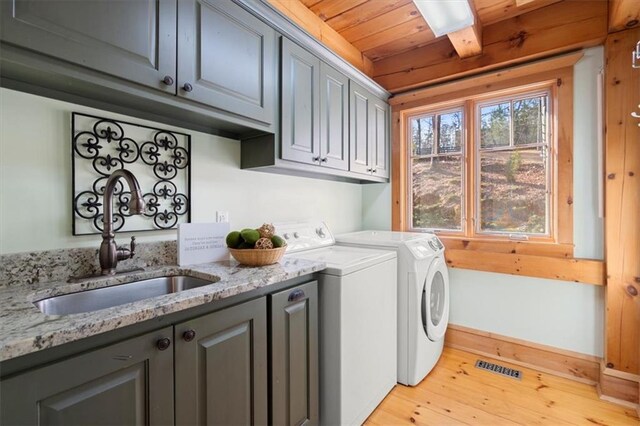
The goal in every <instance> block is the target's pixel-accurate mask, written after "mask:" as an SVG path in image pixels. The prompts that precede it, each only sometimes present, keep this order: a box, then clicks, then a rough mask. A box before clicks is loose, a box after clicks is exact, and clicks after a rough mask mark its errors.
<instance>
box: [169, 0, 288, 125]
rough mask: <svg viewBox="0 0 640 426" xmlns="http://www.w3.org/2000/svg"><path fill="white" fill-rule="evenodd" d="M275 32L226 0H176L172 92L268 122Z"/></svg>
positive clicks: (272, 97) (272, 93)
mask: <svg viewBox="0 0 640 426" xmlns="http://www.w3.org/2000/svg"><path fill="white" fill-rule="evenodd" d="M276 42H277V41H276V33H275V31H274V30H273V28H271V27H270V26H268V25H267V24H265V23H264V22H262V21H261V20H259V19H258V18H256V17H255V16H253V15H252V14H250V13H249V12H247V11H245V10H244V9H243V8H242V7H240V6H238V5H236V4H234V3H233V2H231V1H229V0H226V1H220V0H181V1H179V2H178V95H179V96H183V97H185V98H188V99H192V100H195V101H198V102H200V103H203V104H206V105H209V106H213V107H216V108H219V109H222V110H224V111H228V112H232V113H234V114H238V115H241V116H243V117H248V118H251V119H254V120H257V121H260V122H262V123H266V124H271V123H273V121H274V113H275V96H276V86H277V79H276Z"/></svg>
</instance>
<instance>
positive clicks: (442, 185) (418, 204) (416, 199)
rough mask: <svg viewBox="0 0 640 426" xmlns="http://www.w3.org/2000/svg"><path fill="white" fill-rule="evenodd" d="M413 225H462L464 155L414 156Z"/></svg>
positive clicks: (441, 227) (437, 227)
mask: <svg viewBox="0 0 640 426" xmlns="http://www.w3.org/2000/svg"><path fill="white" fill-rule="evenodd" d="M411 171H412V175H413V181H412V193H413V228H432V229H448V230H457V231H459V230H461V229H462V225H461V223H462V219H461V215H462V156H461V155H449V156H441V157H432V158H414V159H413V160H412V170H411Z"/></svg>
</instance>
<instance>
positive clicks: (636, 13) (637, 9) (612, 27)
mask: <svg viewBox="0 0 640 426" xmlns="http://www.w3.org/2000/svg"><path fill="white" fill-rule="evenodd" d="M638 24H640V3H639V2H638V0H609V32H610V33H612V32H616V31H621V30H624V29H627V28H633V27H637V26H638Z"/></svg>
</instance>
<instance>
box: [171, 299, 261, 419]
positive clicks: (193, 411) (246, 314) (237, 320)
mask: <svg viewBox="0 0 640 426" xmlns="http://www.w3.org/2000/svg"><path fill="white" fill-rule="evenodd" d="M266 319H267V305H266V300H265V298H264V297H263V298H260V299H256V300H253V301H250V302H246V303H243V304H241V305H237V306H234V307H231V308H227V309H224V310H222V311H218V312H214V313H212V314H208V315H205V316H202V317H199V318H196V319H193V320H190V321H187V322H184V323H181V324H178V325H176V326H175V332H176V346H175V358H176V359H175V364H176V367H175V378H176V379H175V380H176V424H178V425H205V424H206V425H254V424H267V421H268V414H267V413H268V397H267V392H268V384H267V321H266Z"/></svg>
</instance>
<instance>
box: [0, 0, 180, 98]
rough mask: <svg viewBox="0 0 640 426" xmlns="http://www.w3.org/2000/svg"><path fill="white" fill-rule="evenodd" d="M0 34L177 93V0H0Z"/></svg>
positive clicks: (19, 43)
mask: <svg viewBox="0 0 640 426" xmlns="http://www.w3.org/2000/svg"><path fill="white" fill-rule="evenodd" d="M0 7H1V8H2V9H1V12H2V13H1V15H2V18H1V24H2V25H1V30H0V38H1V39H2V40H3V41H4V42H6V43H10V44H13V45H15V46H19V47H22V48H25V49H29V50H33V51H36V52H39V53H42V54H45V55H50V56H54V57H56V58H60V59H63V60H65V61H68V62H72V63H74V64H77V65H81V66H83V67H87V68H91V69H93V70H96V71H100V72H103V73H106V74H110V75H113V76H116V77H120V78H123V79H126V80H130V81H133V82H136V83H139V84H143V85H146V86H148V87H153V88H155V89H160V90H163V91H166V92H171V93H175V90H176V85H175V79H176V19H177V18H176V0H119V1H115V2H114V1H110V0H92V1H74V0H70V1H42V0H3V1H1V2H0Z"/></svg>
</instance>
